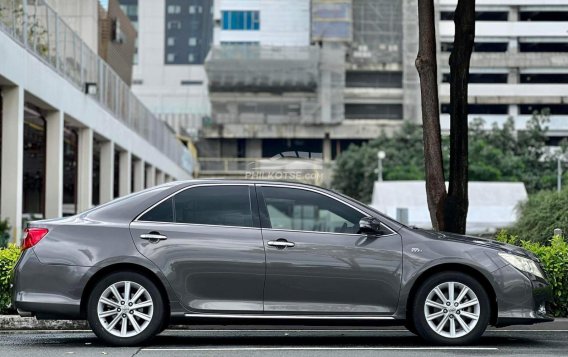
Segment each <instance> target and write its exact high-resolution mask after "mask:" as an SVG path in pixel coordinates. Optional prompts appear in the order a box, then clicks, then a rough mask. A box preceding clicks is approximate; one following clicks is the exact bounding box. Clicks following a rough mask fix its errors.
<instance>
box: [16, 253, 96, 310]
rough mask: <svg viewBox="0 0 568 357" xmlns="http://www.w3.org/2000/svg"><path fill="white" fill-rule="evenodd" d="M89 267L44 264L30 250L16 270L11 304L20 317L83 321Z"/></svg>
mask: <svg viewBox="0 0 568 357" xmlns="http://www.w3.org/2000/svg"><path fill="white" fill-rule="evenodd" d="M88 269H89V268H87V267H77V266H69V265H51V264H42V263H41V262H40V261H39V259H38V258H37V256H36V255H35V253H34V252H33V249H28V250H27V251H25V252H24V253H23V254H22V257H21V258H20V260H19V261H18V263H17V264H16V267H15V268H14V280H13V281H14V287H13V292H12V302H13V305H14V307H15V308H16V309H17V310H18V313H19V314H20V316H24V317H26V316H36V317H37V318H38V319H79V318H81V292H82V291H83V288H84V286H83V284H82V283H81V282H82V277H83V276H85V274H86V273H87V271H88Z"/></svg>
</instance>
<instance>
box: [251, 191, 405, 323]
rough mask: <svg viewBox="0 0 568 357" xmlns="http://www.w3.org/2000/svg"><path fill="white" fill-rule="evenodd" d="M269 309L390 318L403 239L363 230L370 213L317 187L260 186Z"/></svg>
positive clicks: (272, 311) (397, 236)
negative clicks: (362, 223)
mask: <svg viewBox="0 0 568 357" xmlns="http://www.w3.org/2000/svg"><path fill="white" fill-rule="evenodd" d="M257 192H258V197H259V205H260V216H261V224H262V234H263V238H264V242H265V250H266V284H265V289H264V310H265V313H290V314H343V315H386V316H388V315H392V314H394V312H395V310H396V307H397V303H398V296H399V290H400V282H401V273H402V255H401V254H402V245H401V237H400V236H399V235H398V234H396V233H394V232H393V231H389V234H385V235H383V236H367V235H362V234H358V230H359V220H360V219H361V218H362V217H364V216H365V215H366V214H365V213H363V212H361V211H359V210H358V209H356V208H354V207H352V206H349V205H347V204H345V203H343V202H340V201H339V200H338V199H337V198H334V197H333V196H330V195H327V194H325V193H323V192H320V191H317V190H311V189H306V188H299V187H284V186H278V185H257Z"/></svg>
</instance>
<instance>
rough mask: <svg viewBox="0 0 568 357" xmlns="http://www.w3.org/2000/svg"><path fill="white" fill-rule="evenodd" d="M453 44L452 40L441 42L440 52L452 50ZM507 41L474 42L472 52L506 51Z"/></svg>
mask: <svg viewBox="0 0 568 357" xmlns="http://www.w3.org/2000/svg"><path fill="white" fill-rule="evenodd" d="M453 48H454V44H453V43H452V42H442V44H441V50H442V52H452V49H453ZM507 48H508V43H507V42H476V43H475V44H474V45H473V51H474V52H507Z"/></svg>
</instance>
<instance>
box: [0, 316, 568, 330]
mask: <svg viewBox="0 0 568 357" xmlns="http://www.w3.org/2000/svg"><path fill="white" fill-rule="evenodd" d="M218 327H219V326H215V325H208V326H194V325H175V326H170V328H175V329H187V330H200V329H208V328H218ZM248 327H250V326H242V325H236V326H230V327H229V326H223V327H222V328H234V329H237V330H238V329H243V328H248ZM254 327H255V328H257V326H254ZM265 328H268V327H265ZM270 328H277V329H282V330H286V329H290V328H294V327H293V326H279V325H277V326H270ZM300 328H301V326H300ZM311 328H316V329H326V327H325V326H319V327H310V329H311ZM334 328H337V329H342V328H346V327H337V326H334ZM367 328H369V326H367ZM375 328H376V329H377V330H383V329H393V327H387V326H384V327H381V326H374V327H371V329H375ZM397 328H401V327H397ZM89 329H90V328H89V324H88V323H87V321H84V320H37V319H36V318H35V317H20V316H18V315H0V331H10V330H89ZM258 329H260V330H262V329H263V327H258ZM489 329H492V328H489ZM505 329H507V330H534V331H538V330H568V318H557V319H556V320H555V321H554V322H547V323H542V324H536V325H526V326H525V325H521V326H509V327H505Z"/></svg>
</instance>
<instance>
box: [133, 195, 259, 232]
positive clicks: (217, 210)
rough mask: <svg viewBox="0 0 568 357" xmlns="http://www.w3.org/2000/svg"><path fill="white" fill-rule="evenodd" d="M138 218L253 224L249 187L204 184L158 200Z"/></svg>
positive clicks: (161, 220) (190, 222)
mask: <svg viewBox="0 0 568 357" xmlns="http://www.w3.org/2000/svg"><path fill="white" fill-rule="evenodd" d="M140 220H141V221H148V222H175V223H189V224H209V225H216V226H236V227H254V226H255V225H254V223H253V217H252V208H251V201H250V196H249V187H248V186H203V187H195V188H190V189H187V190H184V191H182V192H180V193H178V194H176V195H175V196H173V197H172V198H169V199H167V200H165V201H164V202H162V203H160V204H159V205H157V206H156V207H154V208H153V209H151V210H150V211H148V212H147V213H145V214H144V215H143V216H141V217H140Z"/></svg>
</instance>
